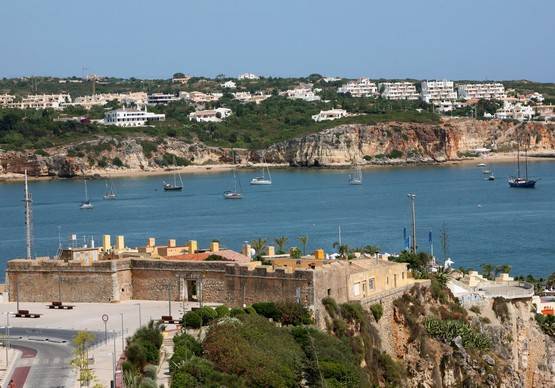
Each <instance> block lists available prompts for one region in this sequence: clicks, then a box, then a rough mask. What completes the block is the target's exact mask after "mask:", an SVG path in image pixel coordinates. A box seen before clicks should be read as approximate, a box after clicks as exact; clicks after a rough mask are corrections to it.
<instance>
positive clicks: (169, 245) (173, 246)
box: [168, 238, 175, 248]
mask: <svg viewBox="0 0 555 388" xmlns="http://www.w3.org/2000/svg"><path fill="white" fill-rule="evenodd" d="M168 248H175V240H174V239H173V238H172V239H170V240H168Z"/></svg>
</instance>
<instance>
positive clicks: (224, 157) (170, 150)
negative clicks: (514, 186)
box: [0, 119, 555, 177]
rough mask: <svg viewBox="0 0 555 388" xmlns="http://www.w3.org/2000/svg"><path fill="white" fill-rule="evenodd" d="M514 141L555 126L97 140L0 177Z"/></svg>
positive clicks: (406, 155) (396, 159)
mask: <svg viewBox="0 0 555 388" xmlns="http://www.w3.org/2000/svg"><path fill="white" fill-rule="evenodd" d="M517 138H520V140H521V144H523V146H524V145H527V146H528V148H529V150H530V151H536V152H554V151H555V124H540V123H526V124H514V123H510V122H502V121H476V120H471V119H445V120H443V121H442V122H441V123H439V124H418V123H396V122H389V123H380V124H376V125H357V124H353V125H342V126H338V127H335V128H331V129H327V130H324V131H322V132H319V133H314V134H309V135H306V136H302V137H299V138H295V139H292V140H288V141H284V142H280V143H277V144H274V145H272V146H270V147H268V148H267V149H265V150H257V151H247V150H244V149H235V150H231V149H228V148H221V147H209V146H206V145H204V144H201V143H192V144H190V143H185V142H183V141H181V140H177V139H173V138H166V139H163V140H159V139H155V138H140V137H137V138H126V139H117V138H110V137H98V138H97V139H95V140H89V141H84V142H80V143H75V144H70V145H67V146H62V147H53V148H49V149H45V150H44V151H45V152H46V153H45V154H43V153H41V155H37V154H36V153H35V150H29V151H27V152H2V151H1V150H0V176H1V175H2V174H9V173H23V171H24V170H25V169H27V170H28V171H29V174H31V175H33V176H58V177H73V176H76V175H81V174H86V175H90V174H95V173H100V174H101V173H102V172H103V170H105V169H106V168H117V169H122V170H124V169H134V170H139V171H140V170H144V171H153V170H163V169H164V168H166V166H167V165H169V164H172V158H174V157H175V159H177V161H178V164H180V165H184V164H193V165H209V164H227V163H233V162H235V163H241V162H259V161H262V160H263V159H264V160H265V161H267V162H271V163H285V164H289V165H291V166H334V165H348V164H351V163H353V162H357V163H374V164H386V163H426V162H443V161H448V160H455V159H458V158H460V157H461V156H463V155H465V154H466V153H467V152H468V151H471V150H473V149H476V148H482V147H486V148H492V149H494V150H498V151H511V150H514V149H516V144H517Z"/></svg>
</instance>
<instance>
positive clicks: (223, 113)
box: [189, 108, 232, 123]
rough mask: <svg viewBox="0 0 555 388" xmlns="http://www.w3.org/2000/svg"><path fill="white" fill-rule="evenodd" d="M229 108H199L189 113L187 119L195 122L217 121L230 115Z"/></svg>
mask: <svg viewBox="0 0 555 388" xmlns="http://www.w3.org/2000/svg"><path fill="white" fill-rule="evenodd" d="M231 113H232V112H231V109H229V108H216V109H209V110H199V111H196V112H193V113H190V114H189V121H196V122H197V123H219V122H221V121H222V120H223V119H225V118H226V117H229V116H230V115H231Z"/></svg>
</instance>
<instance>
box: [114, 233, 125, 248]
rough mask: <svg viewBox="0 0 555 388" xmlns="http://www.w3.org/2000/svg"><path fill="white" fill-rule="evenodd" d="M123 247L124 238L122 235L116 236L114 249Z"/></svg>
mask: <svg viewBox="0 0 555 388" xmlns="http://www.w3.org/2000/svg"><path fill="white" fill-rule="evenodd" d="M124 249H125V238H124V237H123V236H117V237H116V251H123V250H124Z"/></svg>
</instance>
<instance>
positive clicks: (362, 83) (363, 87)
mask: <svg viewBox="0 0 555 388" xmlns="http://www.w3.org/2000/svg"><path fill="white" fill-rule="evenodd" d="M337 93H340V94H347V93H349V94H350V95H351V96H353V97H374V96H377V95H378V87H377V86H376V83H375V82H372V81H370V80H369V79H368V78H359V79H358V80H356V81H351V82H347V83H346V84H345V85H343V86H341V87H340V88H338V89H337Z"/></svg>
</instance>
